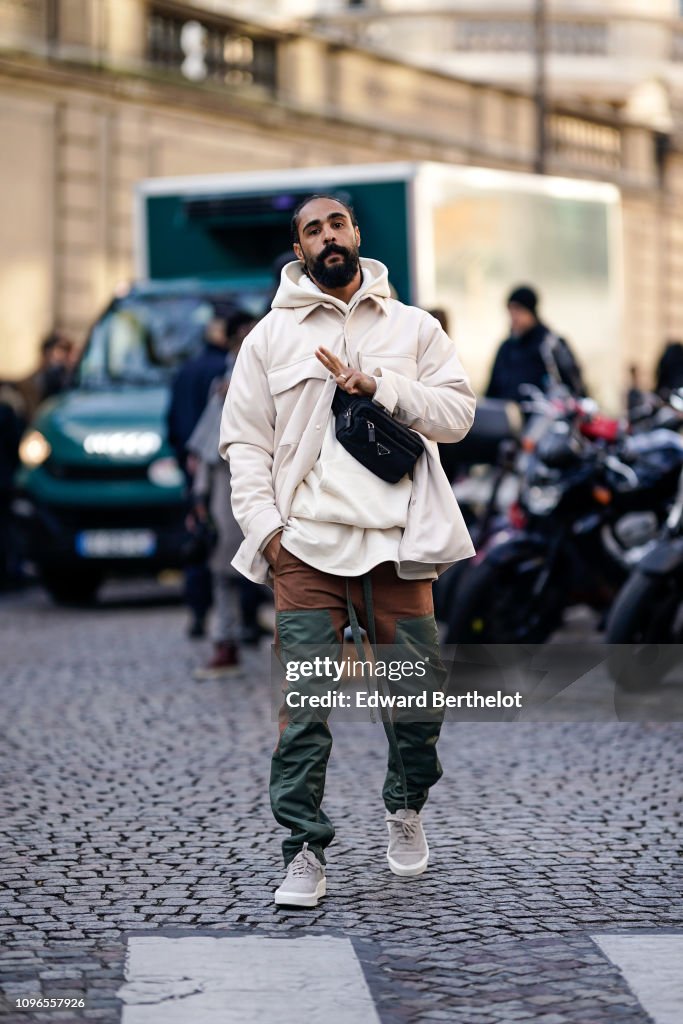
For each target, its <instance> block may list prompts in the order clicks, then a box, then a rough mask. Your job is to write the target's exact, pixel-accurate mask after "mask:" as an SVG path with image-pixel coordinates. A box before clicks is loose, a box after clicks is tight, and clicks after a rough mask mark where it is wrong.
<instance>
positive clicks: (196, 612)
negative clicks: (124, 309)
mask: <svg viewBox="0 0 683 1024" xmlns="http://www.w3.org/2000/svg"><path fill="white" fill-rule="evenodd" d="M233 312H234V306H232V305H230V304H228V303H225V304H222V303H215V305H214V311H213V316H212V318H211V319H210V320H209V322H208V323H207V325H206V327H205V329H204V344H203V346H202V349H201V351H200V352H199V353H198V354H197V355H195V356H192V357H191V358H190V359H188V360H187V362H185V363H184V364H183V365H182V366H181V368H180V370H179V371H178V373H177V374H176V377H175V380H174V381H173V385H172V388H171V401H170V404H169V408H168V419H167V422H168V440H169V443H170V445H171V447H172V448H173V450H174V451H175V454H176V458H177V460H178V464H179V465H180V467H181V468H182V470H183V472H184V473H185V479H186V483H187V491H188V496H189V495H191V493H192V487H193V483H192V481H193V477H194V470H195V459H194V457H193V456H192V455H191V453H190V452H188V449H187V442H188V441H189V439H190V436H191V434H192V432H193V430H194V429H195V427H196V426H197V423H198V422H199V418H200V416H201V415H202V413H203V412H204V409H205V408H206V404H207V402H208V399H209V394H210V391H211V386H212V384H213V383H214V381H216V380H218V379H220V378H222V377H223V375H224V374H225V367H226V360H227V357H228V350H229V348H230V342H229V338H228V318H229V317H230V315H231V314H232V313H233ZM211 600H212V594H211V572H210V570H209V567H208V565H207V563H206V561H202V560H198V561H197V562H196V564H192V565H188V566H186V569H185V603H186V604H187V606H188V608H189V610H190V623H189V626H188V636H189V637H191V638H192V639H198V638H200V637H203V636H204V634H205V632H206V616H207V614H208V611H209V608H210V607H211Z"/></svg>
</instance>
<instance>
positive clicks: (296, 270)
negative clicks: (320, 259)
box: [273, 257, 391, 323]
mask: <svg viewBox="0 0 683 1024" xmlns="http://www.w3.org/2000/svg"><path fill="white" fill-rule="evenodd" d="M360 265H361V270H362V271H363V281H362V283H361V286H360V288H359V289H358V291H357V292H356V293H355V295H353V296H352V298H351V301H350V302H349V303H348V305H347V303H345V302H342V301H341V299H337V298H335V297H334V296H333V295H328V294H327V293H326V292H322V291H320V289H319V288H318V287H317V286H316V285H315V284H314V283H313V281H311V280H310V278H308V277H306V275H304V274H303V272H302V270H301V264H299V263H298V262H297V261H293V262H292V263H288V264H287V265H286V266H285V267H284V268H283V270H282V276H281V279H280V287H279V288H278V291H277V294H276V296H275V298H274V300H273V309H278V308H288V309H291V310H292V311H293V313H294V315H295V317H296V319H297V323H301V322H302V321H303V320H305V319H306V317H307V316H308V315H309V314H310V313H312V312H313V310H315V309H320V307H321V306H326V307H327V308H328V309H337V310H339V312H340V313H341V314H342V315H343V316H346V315H347V314H348V313H349V312H350V311H351V310H352V309H354V308H355V307H356V306H357V305H359V303H361V302H364V301H365V300H366V299H372V300H373V301H374V302H375V304H376V306H377V308H378V309H379V310H380V311H381V312H382V313H384V314H385V315H386V314H388V304H387V299H388V298H390V296H391V291H390V288H389V275H388V271H387V268H386V267H385V266H384V264H383V263H380V262H379V261H378V260H370V259H366V258H364V257H361V261H360Z"/></svg>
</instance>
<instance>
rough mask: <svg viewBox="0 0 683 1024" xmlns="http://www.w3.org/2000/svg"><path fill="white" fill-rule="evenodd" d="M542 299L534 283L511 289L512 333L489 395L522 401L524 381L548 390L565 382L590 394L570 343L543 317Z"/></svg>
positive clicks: (574, 390) (495, 365)
mask: <svg viewBox="0 0 683 1024" xmlns="http://www.w3.org/2000/svg"><path fill="white" fill-rule="evenodd" d="M538 302H539V299H538V293H537V292H536V291H535V289H534V288H532V287H531V286H530V285H526V284H525V285H519V286H518V287H517V288H514V289H513V290H512V291H511V292H510V295H509V296H508V300H507V308H508V313H509V315H510V335H509V337H508V338H506V339H505V341H504V342H503V343H502V344H501V346H500V348H499V349H498V352H497V353H496V358H495V360H494V363H493V369H492V370H491V379H490V380H489V385H488V387H487V389H486V397H487V398H502V399H506V400H508V401H514V402H518V401H519V400H520V399H521V398H522V397H523V395H522V394H521V393H520V387H521V386H522V385H523V384H534V385H535V386H536V387H538V388H540V389H541V390H542V391H545V392H547V391H548V390H549V388H550V387H551V385H552V384H564V385H565V386H566V387H567V388H568V389H569V391H570V392H571V393H572V394H573V395H576V396H581V395H585V394H586V390H585V387H584V384H583V379H582V376H581V370H580V368H579V365H578V363H577V362H576V359H575V358H574V355H573V353H572V351H571V349H570V348H569V345H568V344H567V342H566V341H565V340H564V339H563V338H558V337H557V335H555V334H554V333H553V332H552V331H551V330H550V329H549V328H548V327H547V326H546V325H545V324H544V323H543V322H542V321H541V320H540V318H539V316H538Z"/></svg>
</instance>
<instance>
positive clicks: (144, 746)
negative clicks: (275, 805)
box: [0, 590, 683, 1024]
mask: <svg viewBox="0 0 683 1024" xmlns="http://www.w3.org/2000/svg"><path fill="white" fill-rule="evenodd" d="M0 622H1V626H0V645H1V646H0V649H1V650H2V655H3V657H2V662H3V667H2V685H3V710H4V714H3V719H4V722H3V733H4V737H3V738H4V743H3V748H2V749H3V759H4V764H3V796H2V803H3V805H4V806H3V807H2V809H1V810H2V813H1V816H0V831H1V832H2V875H1V882H2V890H1V892H0V899H1V903H0V907H1V910H2V917H0V929H1V932H0V935H1V938H0V947H1V949H2V965H1V967H2V972H1V975H0V985H1V991H2V996H3V1001H2V1004H1V1006H0V1012H1V1013H2V1014H4V1016H5V1018H6V1019H7V1020H8V1021H16V1022H26V1021H33V1020H35V1021H43V1020H46V1021H57V1020H80V1019H83V1020H92V1021H95V1020H99V1021H103V1022H106V1024H110V1022H111V1024H115V1022H116V1024H118V1022H119V1021H121V1020H122V1014H123V1013H125V1008H124V1004H123V1002H122V1000H121V998H120V992H121V989H122V986H124V983H126V981H127V977H126V973H125V960H126V951H127V946H128V944H129V941H130V939H131V938H132V937H140V936H148V937H150V938H151V937H154V936H165V937H178V938H180V937H192V936H196V937H198V936H214V937H226V938H229V937H233V938H234V937H238V938H239V937H241V938H242V939H244V938H246V937H250V938H253V937H262V939H263V949H264V952H263V954H262V955H263V957H264V958H265V957H266V956H268V957H272V956H273V954H272V949H273V947H272V943H271V944H268V945H267V944H266V941H265V940H266V938H279V939H280V940H281V941H282V943H287V942H291V941H293V940H296V939H300V938H302V937H304V936H307V937H310V936H327V937H337V938H344V939H347V940H350V942H351V943H352V946H353V950H354V951H355V954H356V956H357V958H358V960H359V962H360V964H361V965H362V969H363V973H364V976H365V979H366V982H367V986H368V989H369V992H370V994H371V997H372V1001H373V1002H374V1006H375V1010H376V1013H377V1015H378V1017H379V1019H380V1021H382V1024H394V1022H396V1024H398V1022H401V1024H408V1022H413V1021H415V1022H417V1021H425V1022H426V1021H434V1022H436V1021H449V1022H454V1024H503V1022H515V1021H517V1022H522V1024H526V1022H532V1021H533V1022H539V1024H606V1022H614V1024H622V1022H623V1024H645V1022H647V1021H649V1020H652V1019H655V1020H660V1019H661V1020H662V1021H670V1022H675V1021H683V1005H680V1004H679V1006H678V1011H677V1012H678V1014H679V1015H678V1016H670V1017H664V1016H662V1017H661V1018H657V1017H656V1016H653V1015H650V1016H649V1015H648V1010H647V1008H645V1007H644V1005H643V1003H642V1001H641V1000H639V998H637V996H636V994H634V990H633V988H632V987H631V986H630V985H629V981H628V978H627V976H626V975H625V974H622V973H621V972H620V970H619V968H618V967H617V966H616V964H615V963H614V962H613V961H612V960H611V959H610V958H609V957H608V956H607V955H606V953H605V951H604V949H603V948H601V946H600V944H599V943H598V942H597V941H596V939H595V937H596V936H602V935H614V934H616V933H619V934H624V935H632V936H633V935H638V934H640V935H641V936H642V937H643V939H644V938H645V936H649V937H651V936H658V937H660V938H664V939H666V938H667V937H669V938H673V937H675V936H677V935H680V934H682V932H683V900H682V899H681V895H682V882H683V870H682V858H681V819H680V811H681V799H682V796H683V793H682V787H681V772H682V769H683V726H682V725H681V724H680V723H667V722H664V721H659V722H652V723H648V724H642V723H637V722H633V721H620V722H618V721H614V722H603V721H600V722H595V723H593V722H591V721H582V722H580V723H574V724H567V723H561V722H549V723H546V724H536V723H531V722H513V721H508V722H481V721H480V722H464V723H463V722H460V723H457V722H448V723H447V724H446V725H445V727H444V730H443V734H442V740H441V743H440V747H439V750H440V754H441V760H442V763H443V765H444V770H445V771H444V778H443V780H442V781H441V782H440V783H439V785H438V786H436V787H435V789H434V791H433V794H432V797H431V799H430V801H429V803H428V805H427V808H426V809H425V813H424V818H425V825H426V830H427V834H428V837H429V841H430V846H431V851H432V858H431V862H430V867H429V870H428V872H427V873H426V874H425V875H423V876H422V877H420V878H417V879H413V880H403V879H400V878H397V877H395V876H393V875H392V874H390V873H389V871H388V868H387V865H386V859H385V847H386V828H385V824H384V812H383V806H382V802H381V799H380V795H379V794H380V791H381V785H382V779H383V775H384V763H385V758H386V741H385V738H384V735H383V733H382V731H381V726H380V725H372V724H371V723H370V722H368V723H350V722H343V723H341V722H340V723H338V724H337V726H336V727H335V728H334V729H333V731H334V737H335V745H334V750H333V754H332V760H331V763H330V769H329V773H328V785H327V799H326V809H327V812H328V814H329V815H330V817H331V818H332V819H333V821H334V822H335V824H336V826H337V839H336V841H335V843H334V845H333V846H332V847H331V849H330V851H329V857H328V861H329V867H328V892H329V895H328V896H327V898H326V899H325V900H323V901H322V902H321V904H320V905H319V907H318V908H317V909H316V910H313V911H294V910H292V911H287V910H284V911H283V910H276V909H275V907H274V905H273V903H272V892H273V890H274V888H275V887H276V886H277V885H278V884H279V882H280V880H281V859H280V841H281V838H282V834H281V830H280V829H278V828H277V827H276V826H275V824H274V822H273V821H272V818H271V814H270V808H269V804H268V794H267V780H268V773H269V755H270V752H271V750H272V747H273V745H274V742H275V734H276V726H275V724H274V723H273V721H271V709H270V696H269V679H268V673H269V663H268V656H269V648H268V646H267V644H265V643H264V645H263V647H262V648H261V650H260V651H250V652H248V653H247V655H246V659H247V660H246V665H245V671H244V672H243V674H242V676H241V677H239V678H236V679H232V680H223V681H220V682H208V683H204V684H198V683H196V682H194V681H193V679H192V669H193V668H195V667H196V666H197V664H198V663H199V662H200V661H201V660H202V658H203V657H204V656H205V654H206V650H207V648H208V644H206V643H204V644H202V643H199V644H197V643H194V644H193V643H191V642H190V641H189V640H187V639H186V638H185V635H184V629H185V615H184V612H183V610H182V609H181V608H180V607H179V606H178V605H173V604H163V603H159V602H156V603H155V602H153V601H146V600H140V601H138V602H137V603H135V602H133V603H131V602H123V601H110V602H109V603H107V601H105V602H104V604H103V606H101V607H99V608H97V609H95V610H92V611H74V610H69V609H63V608H62V609H60V608H56V607H54V606H52V605H51V604H50V603H49V601H48V600H47V598H45V597H44V596H43V595H42V593H41V592H40V591H38V590H30V591H26V592H25V593H23V594H21V595H14V596H12V597H11V598H7V597H6V598H3V599H2V603H0ZM600 699H602V698H601V695H600V694H599V693H596V700H597V701H599V700H600ZM316 945H317V944H315V943H311V949H313V950H315V948H316ZM259 948H260V947H259V946H258V945H256V946H255V947H254V949H255V951H256V952H255V953H254V961H255V963H256V962H257V961H258V958H259V953H258V950H259ZM677 948H678V949H680V945H679V946H678V947H677ZM266 949H267V950H268V951H267V952H266ZM311 955H313V956H315V953H312V954H311ZM278 962H279V961H278V959H277V957H275V959H273V960H272V970H271V976H272V985H273V988H274V989H279V988H281V975H280V974H278V971H282V966H281V965H280V966H279V967H278ZM283 963H286V959H284V958H283ZM320 972H321V974H322V975H323V976H326V979H327V980H326V983H329V985H330V986H331V987H332V988H334V985H335V975H334V972H335V964H334V963H333V962H330V961H329V958H328V960H327V961H326V960H325V959H324V958H321V960H320ZM681 972H682V973H683V964H681ZM128 980H129V981H130V979H128ZM40 995H43V996H46V997H77V998H82V999H83V1000H84V1002H85V1006H84V1008H83V1009H69V1010H63V1009H62V1010H59V1009H52V1010H44V1011H36V1010H31V1009H19V1008H17V1000H21V999H22V998H28V999H30V998H32V997H38V996H40ZM178 998H180V997H178ZM339 999H340V1000H342V999H343V996H342V995H340V996H339ZM148 1002H153V998H152V997H149V998H148ZM342 1009H343V1008H340V1012H339V1016H338V1020H339V1021H340V1022H343V1021H344V1020H346V1018H345V1017H344V1015H343V1012H342ZM674 1012H675V1011H674ZM124 1019H128V1018H124ZM138 1019H139V1020H143V1019H144V1020H147V1018H146V1017H144V1018H143V1017H142V1016H140V1017H134V1016H132V1015H131V1017H130V1020H131V1021H133V1020H138ZM149 1019H150V1020H152V1019H153V1018H151V1017H150V1018H149ZM154 1019H156V1020H158V1021H164V1020H171V1019H172V1020H174V1021H175V1020H182V1019H187V1020H188V1024H189V1022H190V1020H191V1017H187V1018H183V1017H182V1016H173V1017H172V1018H171V1017H170V1016H169V1017H165V1016H164V1015H163V1011H162V1013H161V1015H160V1016H159V1017H157V1018H154ZM207 1019H211V1020H216V1021H219V1020H222V1019H227V1018H222V1017H220V1016H215V1017H211V1018H207ZM233 1019H235V1018H233V1017H230V1018H229V1020H230V1021H232V1020H233ZM254 1019H255V1020H256V1019H258V1018H257V1017H254ZM278 1019H279V1020H284V1019H287V1020H288V1019H289V1018H288V1017H287V1018H285V1017H278ZM349 1019H351V1018H349ZM354 1019H355V1018H354ZM262 1020H263V1022H264V1024H268V1019H267V1018H265V1017H264V1018H262Z"/></svg>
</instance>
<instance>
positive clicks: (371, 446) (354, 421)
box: [332, 387, 424, 484]
mask: <svg viewBox="0 0 683 1024" xmlns="http://www.w3.org/2000/svg"><path fill="white" fill-rule="evenodd" d="M332 412H333V413H334V416H335V432H336V435H337V440H338V441H339V443H340V444H341V445H342V447H344V448H345V449H346V450H347V452H349V454H350V455H353V457H354V459H357V460H358V462H360V463H362V465H363V466H365V467H366V468H367V469H369V470H371V471H372V472H373V473H375V474H376V475H377V476H379V477H381V478H382V480H386V481H387V483H390V484H395V483H398V481H399V480H401V479H403V477H404V476H405V475H406V473H410V472H412V469H413V467H414V465H415V463H416V462H417V460H418V459H419V457H420V456H421V455H422V453H423V451H424V445H423V443H422V441H421V440H420V438H419V437H418V436H417V434H416V433H415V432H414V431H413V430H409V429H408V427H404V426H403V424H402V423H397V421H396V420H395V419H393V418H392V417H391V416H390V415H389V413H388V412H387V411H386V410H385V409H383V408H382V407H381V406H380V405H377V404H376V403H375V402H373V401H372V399H371V398H367V397H366V396H364V395H350V394H348V392H346V391H344V390H342V388H340V387H337V390H336V391H335V393H334V398H333V400H332Z"/></svg>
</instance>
